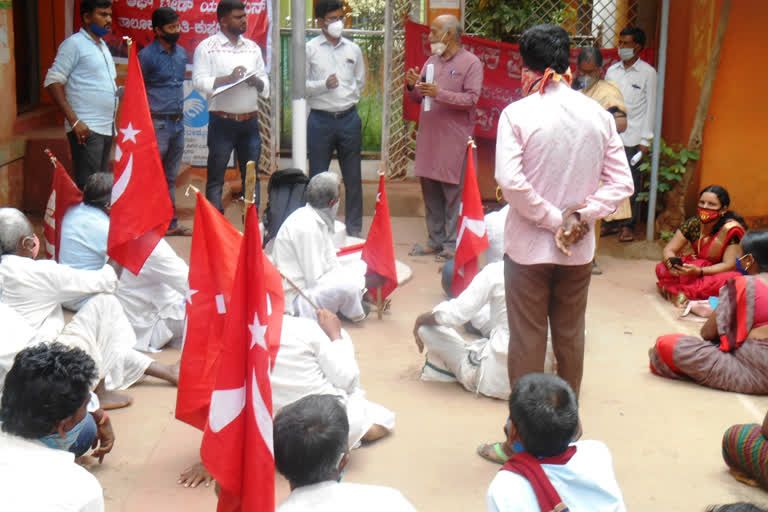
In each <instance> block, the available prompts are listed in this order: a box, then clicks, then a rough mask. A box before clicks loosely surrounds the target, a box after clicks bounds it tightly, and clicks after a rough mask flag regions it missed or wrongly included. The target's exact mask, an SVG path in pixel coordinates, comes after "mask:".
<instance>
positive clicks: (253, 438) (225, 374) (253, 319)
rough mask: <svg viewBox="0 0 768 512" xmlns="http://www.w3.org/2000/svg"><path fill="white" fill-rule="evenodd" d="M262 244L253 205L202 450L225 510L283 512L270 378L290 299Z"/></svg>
mask: <svg viewBox="0 0 768 512" xmlns="http://www.w3.org/2000/svg"><path fill="white" fill-rule="evenodd" d="M261 240H262V239H261V233H260V232H259V219H258V214H257V213H256V207H255V205H253V204H251V205H250V206H249V207H248V211H247V213H246V220H245V236H244V237H243V240H242V244H241V246H240V257H239V260H238V264H237V272H236V273H235V282H234V285H233V288H232V299H231V302H230V308H229V311H228V312H227V319H226V324H225V328H224V335H223V341H222V349H221V353H220V354H219V358H218V359H219V360H218V361H217V363H216V366H217V367H216V384H215V387H214V390H213V393H212V394H211V406H210V412H209V415H208V423H207V424H206V426H205V432H204V434H203V443H202V446H201V447H200V455H201V457H202V459H203V464H204V465H205V467H206V469H208V471H209V472H210V473H211V475H213V477H214V478H215V479H216V481H217V482H218V483H219V485H220V486H221V493H220V494H219V504H218V509H217V510H218V512H230V511H235V510H238V511H242V512H273V511H274V510H275V476H274V473H275V461H274V449H273V442H272V387H271V385H270V381H269V374H270V370H271V367H272V366H273V365H274V363H275V358H276V357H277V351H278V349H279V347H280V330H281V329H282V321H283V307H284V305H285V298H284V296H283V288H282V280H281V278H280V274H279V272H278V271H277V269H276V268H275V267H274V266H273V265H272V263H270V262H269V260H268V259H267V258H266V256H265V255H264V252H263V251H262V248H261Z"/></svg>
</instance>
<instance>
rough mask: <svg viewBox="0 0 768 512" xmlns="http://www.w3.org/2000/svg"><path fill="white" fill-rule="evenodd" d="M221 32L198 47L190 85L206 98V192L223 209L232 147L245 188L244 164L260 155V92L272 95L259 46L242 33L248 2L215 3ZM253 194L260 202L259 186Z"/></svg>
mask: <svg viewBox="0 0 768 512" xmlns="http://www.w3.org/2000/svg"><path fill="white" fill-rule="evenodd" d="M216 14H217V16H218V18H219V29H220V30H219V32H218V33H217V34H214V35H212V36H211V37H209V38H207V39H205V40H204V41H202V42H201V43H200V44H199V45H198V47H197V49H196V50H195V57H194V64H193V71H192V85H193V86H194V88H195V89H196V90H197V91H198V92H199V93H200V94H202V95H203V96H204V97H205V98H206V99H207V101H208V112H209V113H210V120H209V122H208V182H207V183H206V186H205V197H206V199H208V201H210V202H211V204H213V205H214V206H215V207H216V208H218V209H219V211H221V212H223V211H224V210H223V208H222V204H221V194H222V189H223V187H224V175H225V173H226V171H227V164H228V163H229V157H230V155H231V154H232V150H235V154H236V159H237V162H238V165H239V167H240V177H241V179H242V184H243V188H242V190H243V193H245V165H246V163H247V162H248V161H249V160H253V161H255V162H258V161H259V156H260V155H261V136H260V135H259V117H258V99H259V95H261V96H262V97H264V98H267V97H269V79H268V77H267V71H266V67H265V66H264V58H263V57H262V55H261V48H259V45H257V44H256V43H255V42H253V41H251V40H250V39H246V38H244V37H243V36H242V34H244V33H245V31H246V28H247V20H246V14H245V4H244V3H243V2H241V1H239V0H221V2H219V6H218V8H217V9H216ZM253 200H254V201H255V203H256V207H257V208H258V206H259V188H258V187H256V192H255V197H254V198H253Z"/></svg>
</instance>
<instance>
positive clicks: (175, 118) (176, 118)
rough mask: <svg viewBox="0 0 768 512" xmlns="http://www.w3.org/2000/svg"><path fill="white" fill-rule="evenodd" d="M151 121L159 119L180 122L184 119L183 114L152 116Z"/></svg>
mask: <svg viewBox="0 0 768 512" xmlns="http://www.w3.org/2000/svg"><path fill="white" fill-rule="evenodd" d="M152 119H160V120H162V121H181V120H182V119H184V114H181V113H179V114H152Z"/></svg>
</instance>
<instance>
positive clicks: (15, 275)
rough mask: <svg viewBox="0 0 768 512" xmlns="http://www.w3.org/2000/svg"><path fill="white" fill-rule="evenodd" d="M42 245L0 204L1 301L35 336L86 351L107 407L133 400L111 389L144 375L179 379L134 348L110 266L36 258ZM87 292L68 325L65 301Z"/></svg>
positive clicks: (16, 213)
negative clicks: (95, 267) (75, 265)
mask: <svg viewBox="0 0 768 512" xmlns="http://www.w3.org/2000/svg"><path fill="white" fill-rule="evenodd" d="M39 246H40V243H39V241H38V239H37V236H36V235H35V234H34V232H33V230H32V224H31V223H30V222H29V220H28V219H27V218H26V217H25V216H24V214H23V213H21V212H20V211H19V210H16V209H15V208H0V256H1V258H2V259H0V283H2V285H0V286H1V287H2V295H1V296H2V298H1V299H0V300H2V302H3V303H4V304H6V305H7V306H9V307H10V308H11V309H13V310H15V311H16V312H17V313H19V314H20V315H21V316H22V317H23V318H24V320H25V321H26V322H27V324H29V326H30V327H31V328H32V330H33V331H34V332H35V339H34V340H35V341H37V342H40V341H42V342H51V341H58V342H60V343H63V344H65V345H68V346H73V347H79V348H82V349H83V350H85V352H86V353H87V354H88V355H89V356H91V357H92V358H93V360H94V361H95V362H96V369H97V372H98V376H99V383H98V385H97V386H96V394H97V395H98V397H99V400H100V401H101V405H102V407H103V408H104V409H114V408H117V407H125V406H127V405H130V403H131V402H132V400H131V398H130V397H127V396H124V395H120V394H118V393H114V392H112V391H111V390H116V389H126V388H128V387H129V386H130V385H131V384H133V383H134V382H136V381H137V380H138V379H139V378H141V377H142V376H143V375H145V374H146V375H151V376H154V377H158V378H160V379H163V380H166V381H168V382H170V383H172V384H174V385H175V384H177V383H178V368H175V367H169V366H165V365H161V364H159V363H157V362H155V361H153V360H152V359H151V358H150V357H148V356H146V355H144V354H142V353H140V352H137V351H136V350H134V348H133V347H134V345H135V344H136V335H135V334H134V332H133V329H132V328H131V325H130V324H129V323H128V319H127V318H126V316H125V313H124V312H123V308H122V306H121V305H120V302H118V300H117V299H116V298H115V296H114V295H113V294H114V292H115V291H116V290H117V286H118V276H117V274H116V273H115V270H114V269H113V268H112V266H111V265H104V266H103V267H102V268H101V269H99V270H76V269H73V268H70V267H67V266H66V265H60V264H58V263H56V262H55V261H50V260H35V257H36V256H37V252H38V249H39ZM118 268H119V267H118ZM120 270H121V271H122V269H120ZM88 296H91V299H90V300H89V301H88V302H87V303H86V305H85V306H83V307H82V309H80V311H78V313H77V314H76V315H75V316H74V318H73V319H72V321H71V322H69V323H68V324H66V325H65V322H64V312H63V310H62V304H64V303H68V302H71V301H76V300H82V299H83V298H85V297H88Z"/></svg>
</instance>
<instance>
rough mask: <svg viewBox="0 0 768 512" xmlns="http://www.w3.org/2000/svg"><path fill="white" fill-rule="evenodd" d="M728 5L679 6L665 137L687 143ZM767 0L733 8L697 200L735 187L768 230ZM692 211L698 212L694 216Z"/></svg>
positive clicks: (699, 0) (741, 205)
mask: <svg viewBox="0 0 768 512" xmlns="http://www.w3.org/2000/svg"><path fill="white" fill-rule="evenodd" d="M720 4H721V1H720V0H675V1H674V2H671V8H670V27H669V51H668V54H667V79H666V84H665V92H664V123H663V129H662V136H663V137H664V139H665V140H666V141H667V142H672V143H681V144H683V145H686V144H687V143H688V137H689V136H690V131H691V127H692V125H693V119H694V117H695V114H696V108H697V106H698V103H699V95H700V94H701V84H702V82H703V80H704V75H705V73H706V66H707V63H708V62H709V59H710V54H711V48H712V39H713V37H714V32H715V30H716V27H717V22H718V17H719V11H720ZM766 23H768V11H766V9H765V0H736V1H734V2H733V7H732V9H731V16H730V19H729V23H728V31H727V32H726V36H725V40H724V41H723V48H722V53H721V56H720V65H719V68H718V73H717V77H716V79H715V86H714V90H713V95H712V102H711V103H710V108H709V115H708V117H707V122H706V125H705V128H704V140H703V151H702V158H701V162H700V163H699V168H698V172H697V176H696V178H695V181H694V187H692V188H693V189H694V190H692V191H691V192H692V193H691V194H689V197H688V201H687V205H688V208H689V210H692V209H693V208H694V207H695V199H696V195H697V191H698V190H699V189H700V188H703V187H704V186H707V185H710V184H713V183H714V184H719V185H722V186H724V187H726V188H727V189H728V191H729V192H730V195H731V206H732V208H733V209H734V210H736V211H738V212H739V213H740V214H742V215H744V216H745V217H747V218H748V219H747V220H749V221H751V222H750V224H751V225H763V226H765V225H768V194H765V193H763V194H756V193H755V191H765V190H768V174H767V173H766V169H765V165H764V163H763V162H765V161H766V157H765V156H764V152H765V146H762V144H765V134H766V129H765V126H764V124H763V122H762V121H763V120H764V119H765V118H766V116H768V103H766V102H765V101H762V98H763V97H764V95H765V94H764V89H765V83H766V79H768V71H767V70H766V65H765V64H764V63H765V62H766V61H765V53H764V52H765V50H764V48H765V44H764V37H761V33H760V31H761V29H764V27H765V24H766ZM689 213H690V212H689Z"/></svg>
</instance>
